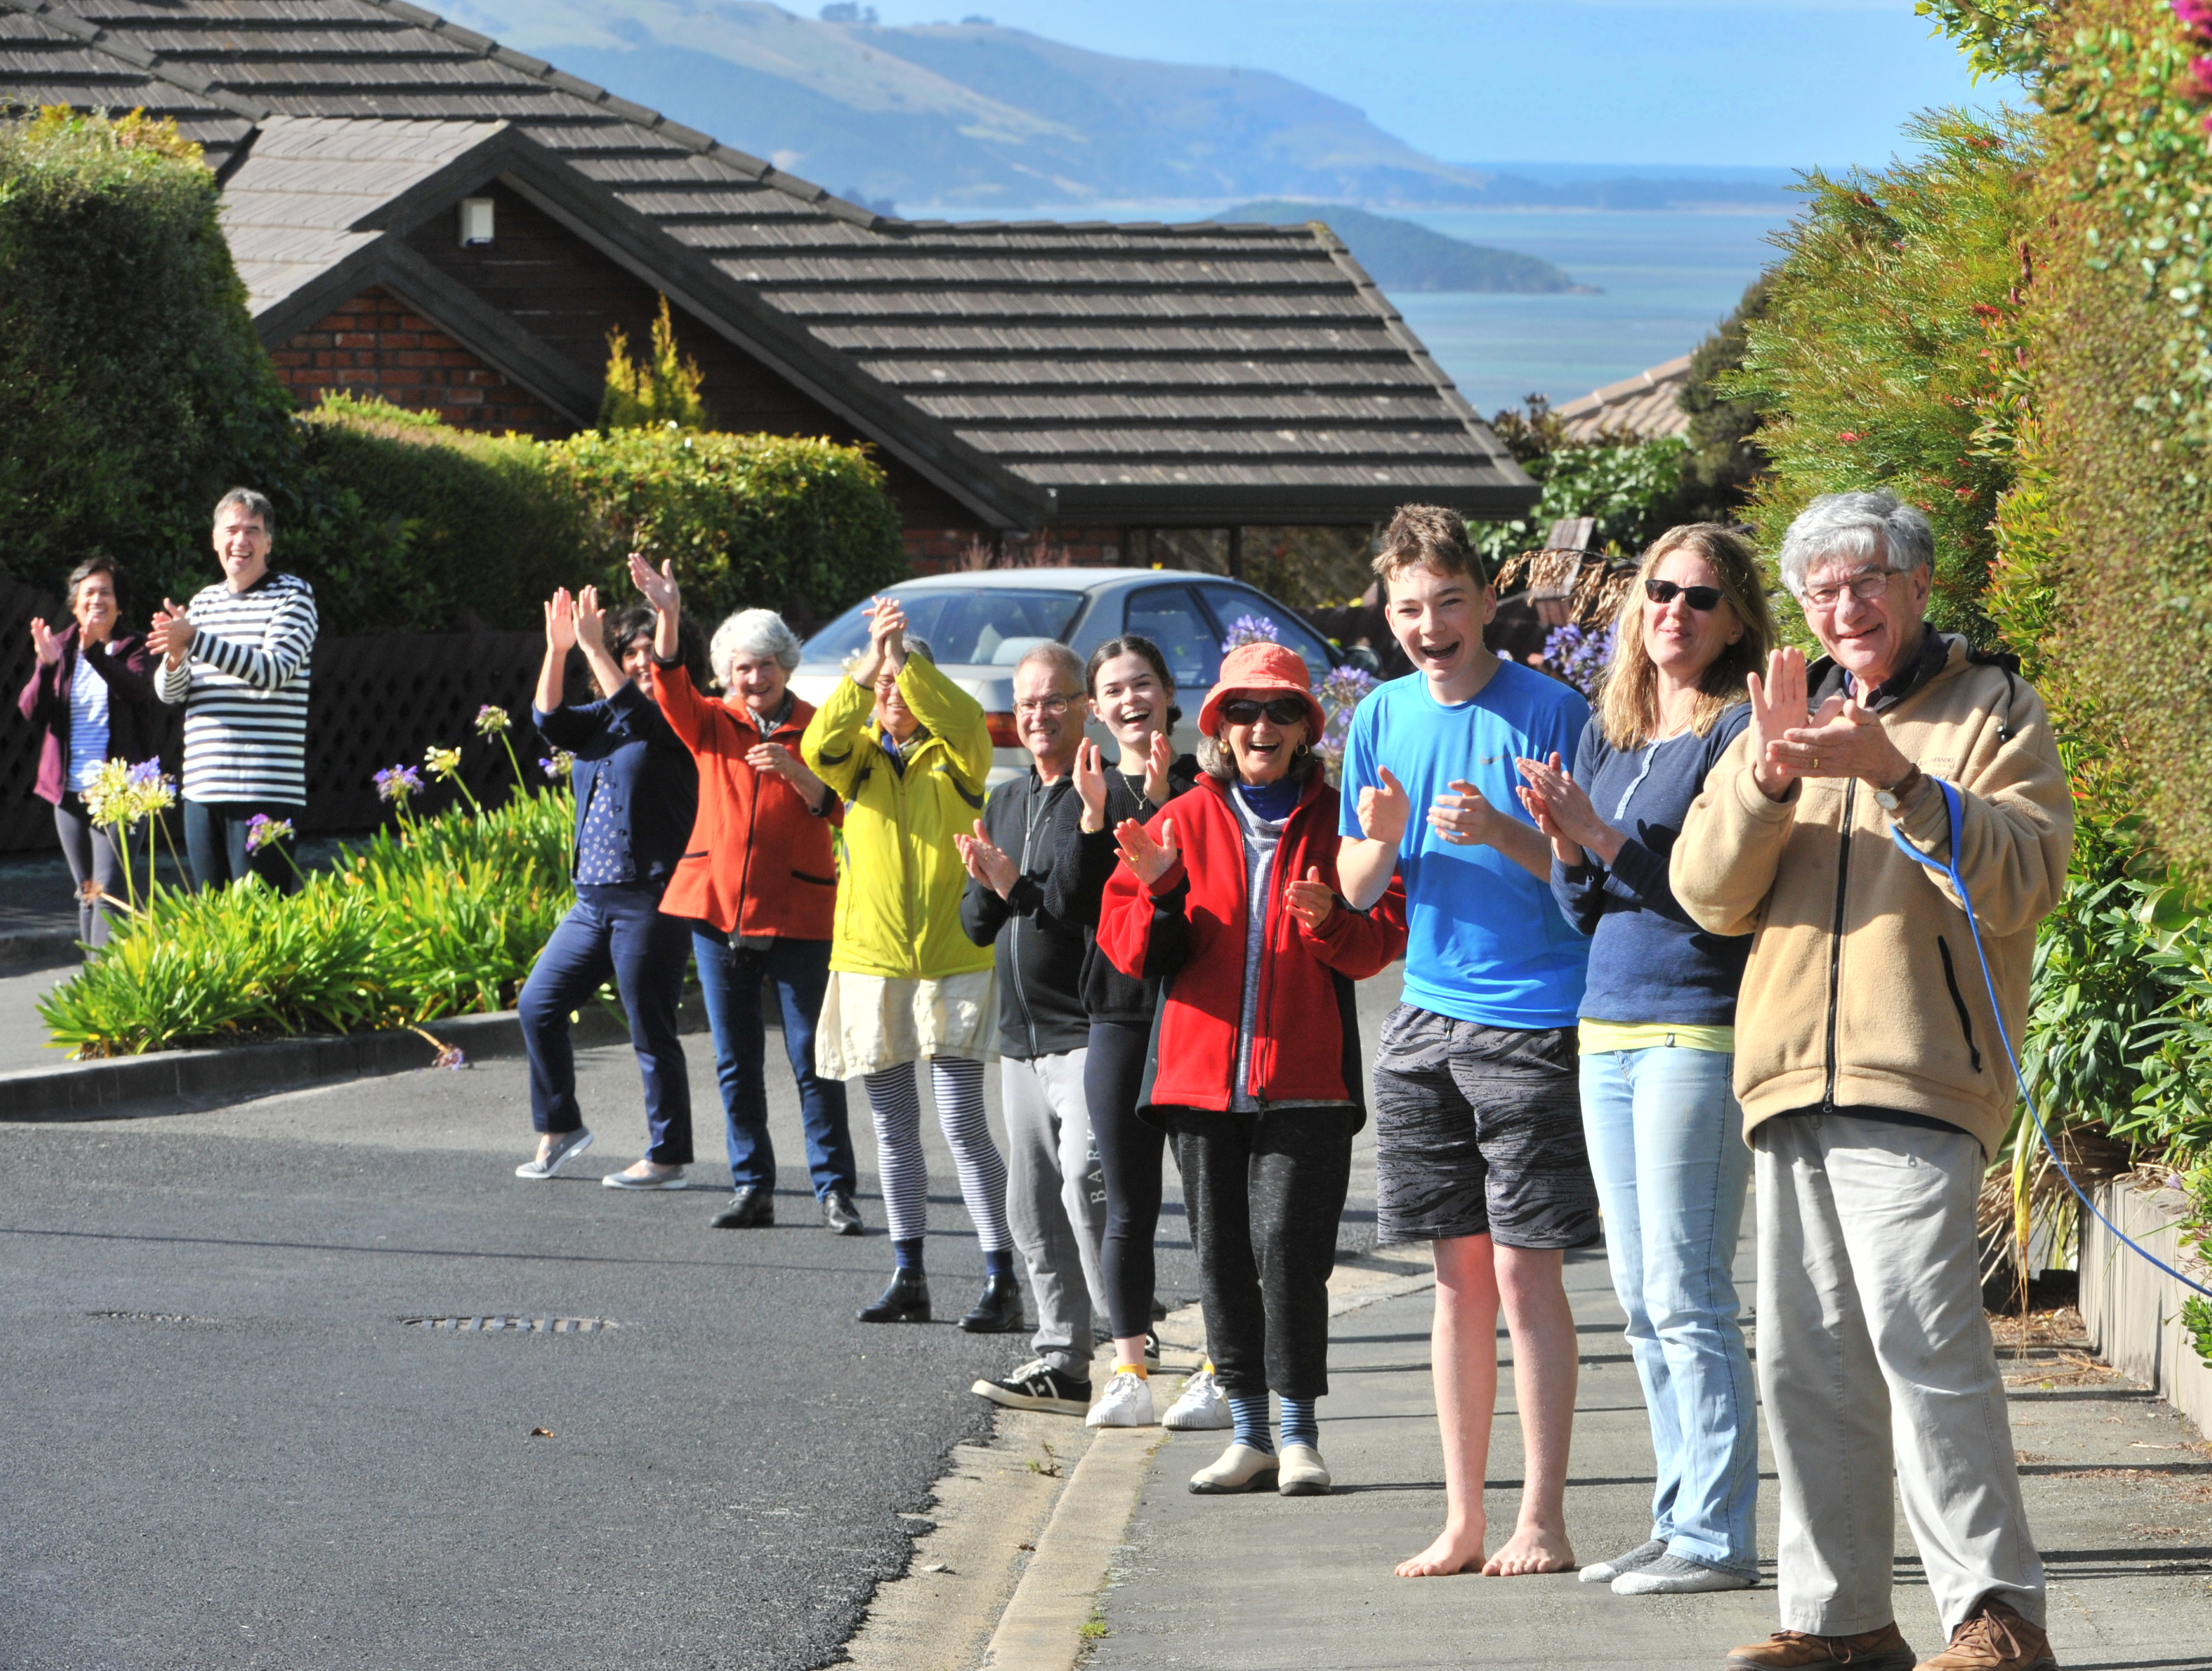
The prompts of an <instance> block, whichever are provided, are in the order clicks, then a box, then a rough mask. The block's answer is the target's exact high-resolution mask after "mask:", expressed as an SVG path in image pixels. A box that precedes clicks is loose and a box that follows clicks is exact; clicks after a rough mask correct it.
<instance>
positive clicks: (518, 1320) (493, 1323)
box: [400, 1317, 622, 1334]
mask: <svg viewBox="0 0 2212 1671" xmlns="http://www.w3.org/2000/svg"><path fill="white" fill-rule="evenodd" d="M400 1321H401V1322H403V1323H404V1324H406V1325H407V1326H408V1327H409V1328H410V1329H451V1330H453V1332H454V1333H459V1334H598V1333H602V1332H603V1331H605V1330H607V1329H614V1328H620V1327H621V1326H622V1325H621V1324H619V1323H617V1322H616V1321H615V1320H614V1319H613V1318H611V1317H403V1318H401V1319H400Z"/></svg>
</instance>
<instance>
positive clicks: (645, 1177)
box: [599, 1161, 685, 1189]
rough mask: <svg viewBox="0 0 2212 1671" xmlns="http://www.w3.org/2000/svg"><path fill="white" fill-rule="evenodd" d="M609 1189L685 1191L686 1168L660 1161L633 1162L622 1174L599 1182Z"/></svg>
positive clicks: (612, 1173) (614, 1173)
mask: <svg viewBox="0 0 2212 1671" xmlns="http://www.w3.org/2000/svg"><path fill="white" fill-rule="evenodd" d="M599 1181H600V1182H601V1183H602V1184H604V1185H605V1186H607V1187H608V1188H609V1189H683V1188H684V1187H685V1185H684V1168H682V1167H680V1166H663V1165H662V1164H661V1163H660V1162H658V1161H633V1162H630V1164H629V1166H628V1167H626V1168H623V1170H622V1171H620V1172H610V1173H609V1174H607V1175H606V1176H605V1177H604V1178H602V1179H600V1180H599Z"/></svg>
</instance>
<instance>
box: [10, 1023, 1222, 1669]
mask: <svg viewBox="0 0 2212 1671" xmlns="http://www.w3.org/2000/svg"><path fill="white" fill-rule="evenodd" d="M769 1042H770V1054H771V1062H770V1072H769V1086H770V1088H771V1092H772V1095H774V1097H775V1107H774V1110H773V1115H772V1122H773V1129H774V1131H775V1138H776V1142H777V1143H778V1146H779V1157H780V1158H786V1159H789V1158H796V1157H798V1156H799V1155H800V1154H801V1150H800V1148H799V1130H798V1119H797V1112H796V1105H795V1101H794V1100H793V1096H792V1094H791V1089H790V1086H789V1076H788V1075H787V1073H785V1072H784V1070H783V1068H782V1064H781V1058H780V1057H778V1056H776V1055H775V1048H776V1047H775V1040H773V1039H771V1040H770V1041H769ZM685 1048H686V1052H687V1054H688V1055H689V1057H690V1066H691V1080H692V1084H693V1090H694V1097H695V1102H696V1106H697V1107H700V1108H701V1109H702V1110H713V1111H715V1112H714V1113H713V1115H712V1117H711V1118H708V1119H702V1120H701V1122H700V1137H701V1139H702V1141H701V1146H700V1152H701V1156H702V1162H704V1163H703V1164H702V1165H700V1166H698V1167H696V1168H694V1172H693V1176H694V1178H695V1180H697V1184H698V1187H696V1188H695V1189H693V1190H690V1191H686V1192H670V1193H665V1194H655V1195H643V1196H636V1195H623V1194H617V1193H616V1192H613V1191H611V1190H605V1189H602V1188H600V1187H599V1181H598V1180H599V1174H602V1173H605V1172H608V1171H611V1170H614V1169H617V1168H619V1167H621V1166H623V1165H625V1164H627V1163H628V1162H629V1160H631V1159H632V1158H633V1157H634V1156H635V1155H636V1154H637V1152H638V1144H639V1143H640V1141H641V1135H642V1131H641V1128H642V1120H641V1117H640V1114H639V1105H638V1089H637V1076H636V1070H635V1066H634V1063H633V1059H632V1058H630V1056H629V1052H627V1051H626V1050H602V1051H594V1052H586V1053H585V1055H584V1058H583V1072H582V1095H583V1098H584V1101H585V1102H586V1107H587V1109H588V1110H592V1111H593V1112H592V1113H591V1114H590V1123H591V1124H592V1126H593V1127H594V1128H595V1129H596V1130H598V1131H599V1143H598V1144H597V1146H596V1147H594V1148H593V1149H592V1150H591V1151H590V1152H589V1153H588V1154H587V1155H586V1156H583V1157H582V1160H581V1161H580V1162H579V1164H578V1166H577V1168H575V1172H576V1175H574V1176H573V1177H568V1178H564V1179H562V1180H559V1181H556V1182H555V1183H553V1184H550V1185H532V1184H528V1183H524V1182H521V1181H520V1180H516V1179H514V1178H513V1177H512V1176H511V1175H510V1173H511V1171H512V1168H513V1165H514V1163H515V1162H517V1161H518V1160H520V1159H521V1158H522V1157H523V1156H526V1154H527V1153H528V1151H529V1145H530V1138H529V1137H528V1132H527V1124H528V1119H527V1104H526V1099H525V1095H524V1081H523V1070H522V1065H521V1064H520V1063H519V1062H504V1063H495V1064H489V1065H488V1066H485V1067H483V1068H477V1069H471V1070H468V1071H466V1072H461V1073H441V1072H436V1071H427V1072H422V1073H416V1074H411V1075H404V1076H398V1077H396V1078H392V1079H385V1080H378V1081H374V1082H365V1083H361V1084H356V1085H350V1086H340V1087H336V1088H331V1089H324V1090H320V1091H314V1092H307V1093H301V1094H298V1095H289V1096H283V1097H276V1098H271V1099H269V1100H267V1101H262V1102H258V1103H252V1104H247V1105H244V1106H241V1107H236V1108H232V1109H228V1110H222V1111H219V1112H216V1113H203V1114H183V1115H174V1116H168V1117H164V1118H161V1119H139V1120H112V1121H96V1122H89V1123H85V1124H80V1125H8V1124H5V1123H0V1168H4V1170H5V1174H6V1175H7V1176H8V1177H9V1179H10V1180H11V1182H12V1186H13V1187H12V1188H11V1189H10V1191H9V1202H8V1204H7V1205H6V1206H5V1207H4V1208H0V1261H4V1265H5V1268H6V1270H7V1272H8V1273H9V1281H8V1282H7V1283H6V1284H4V1285H0V1397H4V1410H5V1414H6V1422H7V1430H8V1439H7V1447H6V1448H7V1458H8V1460H7V1462H6V1465H5V1482H6V1483H5V1485H4V1490H0V1502H4V1504H5V1507H4V1509H0V1664H4V1665H6V1666H7V1667H9V1671H50V1668H52V1671H58V1668H64V1667H66V1668H70V1671H106V1668H115V1671H125V1668H127V1671H154V1668H163V1671H166V1668H196V1671H197V1668H207V1671H232V1668H244V1667H287V1668H290V1667H298V1668H313V1671H343V1668H353V1667H362V1668H377V1671H392V1668H433V1667H435V1668H438V1671H452V1668H477V1667H483V1668H494V1667H496V1668H510V1667H512V1668H525V1667H526V1668H531V1671H556V1668H568V1667H573V1668H579V1671H581V1668H592V1671H600V1668H607V1667H617V1666H618V1667H622V1668H623V1671H644V1668H652V1667H663V1666H666V1667H684V1668H700V1667H731V1668H743V1671H769V1668H782V1667H793V1668H797V1667H812V1666H817V1665H822V1664H824V1663H826V1662H829V1661H830V1660H832V1659H834V1658H835V1657H836V1656H837V1654H838V1649H839V1644H841V1643H842V1642H843V1641H844V1640H845V1639H846V1637H848V1635H849V1634H850V1633H851V1631H853V1629H854V1626H855V1625H856V1624H857V1622H858V1620H859V1618H860V1613H861V1610H862V1608H863V1607H864V1606H865V1605H866V1602H867V1601H868V1599H869V1597H870V1595H871V1594H872V1591H873V1589H874V1587H875V1585H876V1583H877V1582H878V1580H879V1579H880V1578H883V1577H885V1576H889V1575H890V1574H892V1573H894V1572H896V1571H897V1570H900V1569H901V1568H902V1566H904V1564H906V1562H907V1560H908V1554H909V1552H910V1550H911V1547H912V1544H911V1541H910V1539H909V1536H908V1526H907V1525H906V1523H904V1522H902V1521H901V1520H900V1519H899V1517H898V1515H899V1512H900V1511H902V1510H915V1509H921V1508H922V1507H923V1506H924V1505H925V1503H926V1502H927V1497H928V1494H929V1491H930V1487H931V1484H932V1482H933V1480H934V1479H936V1478H937V1477H938V1475H939V1473H940V1472H941V1471H942V1469H943V1468H944V1467H945V1458H946V1455H947V1453H948V1451H949V1450H950V1449H951V1447H952V1446H954V1445H955V1444H956V1443H957V1442H961V1441H963V1440H968V1439H971V1438H975V1437H977V1436H981V1434H982V1433H983V1432H984V1431H985V1430H986V1428H987V1416H986V1412H987V1408H988V1406H985V1405H984V1404H983V1402H982V1401H981V1400H978V1399H975V1397H973V1396H972V1395H971V1394H969V1392H968V1390H967V1388H968V1386H969V1381H972V1380H973V1379H974V1378H975V1376H976V1375H978V1374H981V1373H985V1372H988V1373H993V1374H997V1373H1002V1372H1003V1371H1004V1370H1005V1369H1006V1368H1007V1367H1009V1366H1011V1365H1012V1364H1013V1363H1017V1362H1018V1361H1019V1360H1020V1359H1021V1358H1022V1357H1025V1356H1027V1340H1026V1337H1023V1336H997V1337H978V1336H971V1335H965V1334H963V1333H960V1332H959V1331H958V1330H957V1329H955V1328H953V1327H951V1326H948V1325H946V1324H943V1323H940V1324H939V1325H937V1326H930V1327H905V1328H896V1329H867V1328H863V1327H861V1326H858V1325H856V1324H854V1322H853V1320H852V1314H853V1310H854V1307H856V1306H857V1305H860V1304H861V1303H863V1302H866V1301H867V1300H869V1299H872V1297H874V1296H875V1294H876V1293H877V1292H878V1290H879V1289H880V1288H881V1286H882V1284H883V1282H884V1278H885V1276H886V1275H887V1274H888V1271H889V1267H890V1250H889V1247H888V1245H887V1244H886V1242H885V1241H884V1238H883V1235H882V1234H881V1231H880V1228H879V1227H880V1226H881V1224H882V1223H883V1217H882V1206H881V1203H880V1201H879V1200H878V1198H876V1197H875V1196H874V1195H873V1194H872V1189H873V1180H872V1177H864V1180H863V1184H864V1198H863V1201H862V1209H863V1211H864V1212H865V1213H866V1216H867V1217H868V1219H869V1221H870V1223H872V1225H874V1226H877V1227H878V1229H877V1231H876V1233H875V1234H873V1235H870V1236H869V1237H867V1238H866V1239H865V1240H844V1239H841V1238H836V1237H832V1236H829V1235H826V1234H825V1233H823V1231H822V1230H821V1229H819V1228H818V1225H819V1219H818V1215H817V1212H816V1211H815V1210H814V1207H813V1204H812V1200H811V1195H810V1194H809V1193H808V1192H806V1191H805V1186H804V1183H803V1180H802V1179H801V1178H800V1176H799V1174H795V1173H793V1172H791V1171H787V1172H786V1173H785V1174H784V1175H783V1185H784V1190H783V1192H782V1194H781V1196H780V1198H779V1200H778V1208H779V1211H780V1213H781V1215H782V1216H783V1217H785V1219H786V1221H787V1223H785V1224H784V1225H781V1226H779V1227H778V1228H777V1229H773V1230H769V1231H759V1232H744V1233H735V1232H727V1231H711V1230H708V1229H707V1228H706V1225H705V1221H706V1219H707V1217H708V1216H709V1214H710V1213H711V1212H712V1211H714V1208H715V1207H716V1206H718V1205H719V1204H720V1202H721V1201H722V1200H723V1199H725V1198H726V1180H727V1176H728V1174H727V1172H726V1170H725V1169H724V1168H723V1166H722V1164H721V1161H720V1148H721V1141H720V1113H719V1108H720V1104H719V1101H717V1100H716V1098H715V1097H714V1091H713V1064H712V1060H711V1058H710V1055H709V1053H708V1050H707V1048H706V1040H704V1039H699V1038H687V1040H685ZM992 1098H993V1103H994V1120H995V1119H996V1110H995V1098H996V1093H995V1090H994V1091H993V1093H992ZM854 1118H855V1126H856V1135H858V1136H859V1137H860V1147H861V1151H862V1154H863V1156H865V1157H866V1159H867V1160H869V1161H872V1158H873V1152H874V1144H873V1143H872V1140H871V1138H870V1137H869V1135H868V1133H869V1131H870V1128H869V1125H868V1120H867V1113H866V1105H865V1103H862V1104H860V1105H859V1106H857V1107H856V1108H855V1110H854ZM924 1129H925V1131H926V1132H928V1133H929V1134H930V1150H931V1156H932V1168H931V1170H932V1176H933V1184H932V1194H933V1205H932V1209H931V1219H932V1235H931V1247H930V1263H931V1266H932V1275H933V1286H934V1288H935V1290H936V1296H937V1299H938V1301H939V1315H940V1316H941V1317H942V1316H947V1315H950V1316H955V1317H957V1314H959V1312H960V1311H962V1310H963V1309H964V1308H966V1305H967V1304H968V1302H969V1301H970V1300H971V1299H972V1297H973V1296H974V1294H975V1290H976V1288H977V1287H978V1285H979V1284H980V1281H981V1268H982V1266H981V1255H980V1253H978V1251H977V1249H976V1247H975V1242H974V1241H973V1239H972V1235H971V1234H970V1231H969V1225H968V1222H967V1219H966V1217H965V1216H964V1214H963V1212H962V1211H961V1210H960V1208H959V1206H958V1204H957V1203H958V1191H957V1186H956V1185H955V1184H954V1183H953V1182H952V1172H951V1160H950V1156H948V1155H947V1154H946V1153H945V1150H944V1148H943V1145H942V1143H941V1141H939V1140H938V1139H937V1138H936V1137H935V1135H934V1121H933V1119H928V1118H927V1117H925V1119H924ZM1179 1229H1180V1221H1179V1220H1176V1221H1170V1231H1169V1234H1168V1235H1167V1237H1166V1238H1165V1240H1166V1241H1167V1242H1168V1243H1169V1244H1170V1246H1169V1247H1168V1248H1167V1249H1166V1251H1165V1253H1164V1259H1165V1269H1164V1275H1163V1285H1164V1288H1165V1289H1166V1290H1167V1291H1168V1293H1169V1296H1170V1298H1171V1299H1173V1298H1182V1297H1186V1296H1188V1295H1189V1294H1190V1293H1191V1292H1193V1291H1194V1290H1193V1289H1192V1288H1191V1286H1190V1284H1191V1281H1192V1278H1191V1272H1190V1270H1189V1265H1188V1253H1187V1252H1184V1251H1182V1250H1181V1248H1180V1247H1177V1246H1176V1244H1178V1243H1180V1242H1181V1241H1182V1237H1181V1236H1180V1235H1179V1234H1177V1232H1178V1231H1179ZM440 1315H459V1316H464V1317H467V1316H478V1315H519V1316H523V1317H532V1318H535V1317H546V1318H605V1319H611V1320H615V1321H616V1322H617V1323H618V1324H619V1325H620V1326H619V1327H618V1328H617V1329H615V1330H613V1331H611V1332H599V1333H563V1334H559V1335H553V1336H543V1335H532V1336H530V1337H527V1338H520V1337H517V1336H514V1335H511V1334H486V1333H451V1332H447V1331H441V1330H434V1329H430V1328H426V1327H422V1326H409V1325H407V1324H405V1323H404V1322H403V1321H402V1319H403V1318H406V1317H412V1316H440ZM536 1428H546V1429H550V1430H551V1431H550V1437H532V1436H531V1434H532V1430H533V1429H536Z"/></svg>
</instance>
